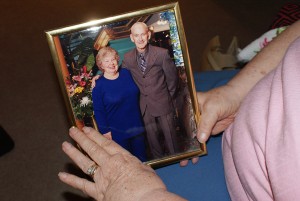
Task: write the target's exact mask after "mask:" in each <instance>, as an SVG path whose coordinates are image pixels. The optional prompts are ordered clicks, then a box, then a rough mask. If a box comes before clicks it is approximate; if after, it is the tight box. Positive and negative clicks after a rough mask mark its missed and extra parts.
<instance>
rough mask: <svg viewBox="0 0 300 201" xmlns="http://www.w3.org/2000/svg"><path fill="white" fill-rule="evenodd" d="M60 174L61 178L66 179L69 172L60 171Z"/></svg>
mask: <svg viewBox="0 0 300 201" xmlns="http://www.w3.org/2000/svg"><path fill="white" fill-rule="evenodd" d="M58 176H59V177H60V178H63V179H65V178H66V177H67V174H66V173H64V172H59V173H58Z"/></svg>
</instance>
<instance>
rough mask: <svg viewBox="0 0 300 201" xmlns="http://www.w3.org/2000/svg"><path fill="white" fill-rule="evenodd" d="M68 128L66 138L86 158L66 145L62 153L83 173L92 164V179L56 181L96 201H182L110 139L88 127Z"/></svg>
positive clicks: (70, 177)
mask: <svg viewBox="0 0 300 201" xmlns="http://www.w3.org/2000/svg"><path fill="white" fill-rule="evenodd" d="M82 130H83V132H81V131H80V130H79V129H77V128H74V127H73V128H71V129H70V132H69V133H70V136H71V137H72V138H73V139H74V140H75V141H76V142H77V143H78V144H79V146H80V147H82V148H83V150H84V151H85V152H86V153H87V154H88V155H89V157H88V156H87V155H84V154H82V153H81V152H80V151H78V149H76V148H75V147H74V146H72V145H71V144H70V143H68V142H64V143H63V145H62V149H63V151H64V152H65V153H66V154H67V155H68V156H69V157H70V158H71V159H72V160H73V161H74V162H75V163H76V164H77V165H78V166H79V167H80V168H81V169H82V170H83V171H84V172H87V169H88V168H89V167H90V166H91V165H92V164H93V163H96V164H97V165H98V168H97V169H96V171H95V174H94V177H93V180H94V181H90V180H87V179H83V178H80V177H77V176H75V175H72V174H68V173H65V172H60V173H59V174H58V176H59V178H60V180H61V181H62V182H64V183H66V184H68V185H70V186H72V187H74V188H76V189H79V190H81V191H83V192H84V193H86V194H88V195H89V196H91V197H93V198H94V199H96V200H107V201H113V200H119V201H123V200H124V201H127V200H137V201H152V200H157V201H164V200H170V201H184V200H185V199H183V198H181V197H179V196H177V195H175V194H173V193H170V192H168V191H167V189H166V186H165V185H164V184H163V182H162V181H161V179H160V178H159V177H158V176H157V175H156V173H155V171H154V170H153V169H151V168H150V167H149V166H147V165H145V164H143V163H142V162H140V161H139V160H138V159H137V158H136V157H133V156H132V155H131V154H130V153H129V152H128V151H126V150H125V149H123V148H122V147H120V146H119V145H118V144H117V143H115V142H114V141H112V140H107V139H106V138H105V137H103V136H102V135H99V133H98V132H97V131H95V130H94V129H92V128H87V127H84V128H83V129H82Z"/></svg>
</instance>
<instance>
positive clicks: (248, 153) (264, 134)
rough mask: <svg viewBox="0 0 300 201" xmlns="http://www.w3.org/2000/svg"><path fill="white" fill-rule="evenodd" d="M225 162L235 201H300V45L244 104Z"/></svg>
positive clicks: (230, 132) (226, 139)
mask: <svg viewBox="0 0 300 201" xmlns="http://www.w3.org/2000/svg"><path fill="white" fill-rule="evenodd" d="M223 159H224V168H225V177H226V182H227V187H228V191H229V193H230V196H231V199H232V200H233V201H235V200H239V201H240V200H241V201H244V200H263V201H270V200H276V201H293V200H300V39H298V40H296V41H295V42H294V43H293V44H292V45H291V46H290V48H289V50H288V51H287V53H286V55H285V57H284V59H283V60H282V62H281V64H280V65H279V66H278V67H277V68H276V69H275V70H273V71H272V72H271V73H269V74H268V75H267V76H266V77H265V78H264V79H263V80H261V81H260V82H259V83H258V84H257V85H256V86H255V87H254V88H253V90H252V91H251V92H250V93H249V94H248V96H247V97H246V99H245V100H244V102H243V104H242V106H241V108H240V110H239V112H238V114H237V116H236V119H235V122H234V123H233V124H232V125H231V126H230V127H229V128H228V129H227V130H226V131H225V133H224V135H223Z"/></svg>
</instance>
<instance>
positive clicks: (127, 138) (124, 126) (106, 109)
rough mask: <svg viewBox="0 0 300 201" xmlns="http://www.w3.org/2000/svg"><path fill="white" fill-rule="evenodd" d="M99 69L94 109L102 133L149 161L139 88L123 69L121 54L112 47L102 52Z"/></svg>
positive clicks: (97, 59)
mask: <svg viewBox="0 0 300 201" xmlns="http://www.w3.org/2000/svg"><path fill="white" fill-rule="evenodd" d="M96 62H97V66H98V67H99V69H100V70H102V71H103V76H101V77H100V78H99V79H97V81H96V86H95V88H94V89H93V92H92V97H93V107H94V113H95V118H96V122H97V126H98V128H99V131H100V133H102V134H103V136H104V137H106V138H107V139H112V140H114V141H115V142H117V143H118V144H119V145H121V146H122V147H124V148H125V149H127V150H128V151H129V152H130V153H132V154H133V155H135V156H136V157H137V158H139V159H140V160H141V161H146V151H145V150H146V149H145V138H144V132H145V130H144V125H143V120H142V117H141V113H140V108H139V89H138V87H137V86H136V84H135V82H134V81H133V79H132V77H131V74H130V72H129V71H128V70H126V69H123V68H119V66H118V62H119V55H118V53H117V51H116V50H114V49H113V48H111V47H104V48H102V49H100V50H99V52H98V54H97V56H96Z"/></svg>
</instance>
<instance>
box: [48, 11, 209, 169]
mask: <svg viewBox="0 0 300 201" xmlns="http://www.w3.org/2000/svg"><path fill="white" fill-rule="evenodd" d="M143 13H145V14H143V15H138V16H135V15H133V14H132V15H130V17H129V18H128V17H127V18H126V19H120V20H112V21H109V22H108V23H107V22H106V23H102V24H100V25H97V26H89V27H87V28H84V29H78V30H75V31H70V32H63V33H61V34H59V35H56V36H54V37H53V35H52V36H51V39H53V44H54V47H55V51H54V52H55V53H56V54H57V57H58V58H59V59H58V60H59V62H58V63H59V65H58V66H59V72H60V73H58V74H61V75H59V77H60V76H61V78H62V81H61V83H63V84H62V85H63V86H64V87H63V88H65V91H66V94H67V102H68V103H69V105H70V110H71V112H70V113H71V114H70V116H71V117H72V119H73V120H74V122H75V125H76V126H77V127H79V128H82V127H83V126H90V127H94V128H96V129H97V130H99V132H100V133H101V134H102V135H103V136H105V137H106V138H108V139H110V140H114V141H115V142H117V143H118V144H119V145H121V146H122V147H123V148H125V149H126V150H128V151H129V152H130V153H132V154H133V155H134V156H136V157H137V158H138V159H140V160H141V161H142V162H145V163H149V164H150V165H163V164H165V163H171V162H174V161H178V160H181V159H184V158H188V157H192V156H195V155H201V154H203V153H204V152H205V151H206V150H205V145H200V144H199V143H198V141H197V140H196V139H195V135H196V130H197V128H196V127H197V121H198V119H197V118H199V117H198V116H199V112H198V109H197V108H195V105H194V104H193V102H195V101H196V100H195V99H196V97H195V92H194V90H195V89H194V88H193V77H192V73H191V70H190V69H191V68H190V66H189V60H188V58H185V57H187V56H184V55H186V52H185V51H187V50H186V47H184V48H182V44H183V43H184V42H185V41H182V40H185V39H184V38H182V35H180V34H179V31H178V30H179V29H183V27H182V26H181V25H180V24H179V23H178V19H177V18H178V14H177V16H176V12H175V11H174V8H173V7H171V9H167V10H160V9H158V11H156V12H153V11H151V12H145V11H144V12H143ZM176 17H177V18H176ZM180 31H182V30H180ZM50 44H51V43H50Z"/></svg>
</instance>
